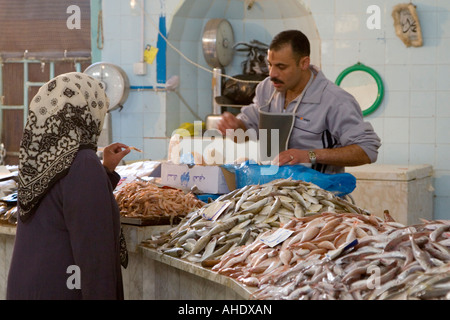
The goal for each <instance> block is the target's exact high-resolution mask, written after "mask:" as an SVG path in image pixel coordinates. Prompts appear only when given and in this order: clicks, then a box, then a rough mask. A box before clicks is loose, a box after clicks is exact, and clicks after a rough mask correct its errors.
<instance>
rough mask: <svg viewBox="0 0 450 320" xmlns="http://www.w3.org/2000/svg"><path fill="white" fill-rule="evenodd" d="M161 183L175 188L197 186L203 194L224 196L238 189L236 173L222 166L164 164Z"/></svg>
mask: <svg viewBox="0 0 450 320" xmlns="http://www.w3.org/2000/svg"><path fill="white" fill-rule="evenodd" d="M161 183H162V184H164V185H167V186H172V187H175V188H182V189H185V188H189V189H190V188H192V187H193V186H197V188H198V189H199V190H200V192H201V193H211V194H224V193H229V192H230V191H233V190H234V189H236V181H235V177H234V173H232V172H229V171H228V170H226V169H224V168H222V167H220V166H200V165H195V166H192V167H189V166H188V165H186V164H173V163H162V165H161Z"/></svg>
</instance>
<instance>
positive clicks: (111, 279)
mask: <svg viewBox="0 0 450 320" xmlns="http://www.w3.org/2000/svg"><path fill="white" fill-rule="evenodd" d="M108 104H109V100H108V98H107V96H106V93H105V90H104V88H103V86H102V84H101V83H100V82H99V81H97V80H95V79H93V78H92V77H89V76H88V75H86V74H83V73H77V72H72V73H67V74H63V75H60V76H57V77H56V78H54V79H53V80H51V81H49V82H48V83H47V84H45V85H43V86H42V87H41V88H40V89H39V92H38V93H37V94H36V96H35V97H34V98H33V100H32V102H31V103H30V110H29V115H28V119H27V123H26V126H25V129H24V133H23V137H22V141H21V145H20V156H19V188H18V207H19V219H18V226H17V232H16V240H15V245H14V251H13V256H12V261H11V266H10V271H9V276H8V285H7V299H22V300H25V299H64V300H66V299H123V284H122V274H121V261H122V262H124V261H125V258H126V252H125V250H126V248H124V245H123V244H124V243H123V242H122V241H121V239H123V238H121V227H120V216H119V209H118V206H117V202H116V200H115V198H114V195H113V189H114V187H115V186H116V185H117V183H118V181H119V180H120V176H119V175H118V174H117V173H116V172H114V169H115V167H116V166H117V164H118V163H119V162H120V160H121V159H122V158H123V157H124V156H125V155H126V154H128V153H129V152H130V149H129V148H128V147H127V146H126V145H124V144H120V143H115V144H112V145H110V146H108V147H106V148H105V150H104V161H103V165H102V163H101V161H100V160H99V158H98V157H97V154H96V151H97V141H98V137H99V135H100V132H101V130H102V128H103V121H104V118H105V114H106V112H107V109H108ZM121 249H122V250H121ZM121 258H122V259H121Z"/></svg>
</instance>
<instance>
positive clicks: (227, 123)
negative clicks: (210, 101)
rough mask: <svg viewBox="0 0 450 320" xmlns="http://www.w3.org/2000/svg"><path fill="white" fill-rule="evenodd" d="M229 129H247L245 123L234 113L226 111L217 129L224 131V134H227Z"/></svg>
mask: <svg viewBox="0 0 450 320" xmlns="http://www.w3.org/2000/svg"><path fill="white" fill-rule="evenodd" d="M227 129H233V130H236V129H242V130H244V131H245V130H246V129H247V128H246V127H245V125H244V123H243V122H242V121H241V120H239V119H238V118H236V117H235V116H234V115H233V114H232V113H230V112H227V111H225V112H224V113H223V114H222V119H221V120H220V121H219V122H218V123H217V130H219V131H220V132H222V134H223V135H226V133H227Z"/></svg>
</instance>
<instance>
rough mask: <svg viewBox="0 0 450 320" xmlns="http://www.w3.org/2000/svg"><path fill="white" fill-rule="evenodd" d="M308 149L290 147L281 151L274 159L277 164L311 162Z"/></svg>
mask: <svg viewBox="0 0 450 320" xmlns="http://www.w3.org/2000/svg"><path fill="white" fill-rule="evenodd" d="M309 162H310V161H309V156H308V151H307V150H299V149H288V150H285V151H283V152H280V153H279V154H278V155H277V156H276V157H275V158H274V159H273V160H272V164H273V165H275V166H283V165H292V164H299V163H309Z"/></svg>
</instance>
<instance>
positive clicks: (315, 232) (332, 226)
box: [212, 212, 385, 287]
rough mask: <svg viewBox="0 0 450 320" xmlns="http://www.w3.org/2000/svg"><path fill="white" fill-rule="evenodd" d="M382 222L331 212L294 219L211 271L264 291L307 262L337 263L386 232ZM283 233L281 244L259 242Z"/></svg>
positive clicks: (244, 247) (233, 253)
mask: <svg viewBox="0 0 450 320" xmlns="http://www.w3.org/2000/svg"><path fill="white" fill-rule="evenodd" d="M380 222H381V221H380V219H379V218H377V217H375V216H365V215H361V214H356V213H331V212H324V213H322V214H316V215H313V216H310V217H303V218H296V219H292V220H291V221H290V222H289V223H288V224H286V225H285V226H284V227H283V228H280V229H278V230H272V231H268V232H265V233H264V234H262V235H261V237H260V239H258V241H254V242H253V243H251V244H249V245H247V246H243V247H240V248H238V249H236V250H235V251H233V252H230V253H228V254H226V255H224V256H223V257H222V258H221V261H220V262H219V263H217V264H216V265H214V267H213V268H212V270H213V271H217V272H218V273H220V274H223V275H227V276H230V277H232V278H235V279H236V280H237V281H240V282H242V283H244V284H246V285H248V286H254V287H261V286H263V285H265V284H269V283H272V282H274V281H275V279H276V278H277V276H278V275H280V274H283V273H284V272H286V271H289V270H292V269H293V270H296V267H295V266H296V265H297V264H298V263H299V262H303V261H304V260H317V259H319V260H320V259H323V258H327V259H335V258H336V257H337V256H339V255H340V254H342V253H343V252H344V251H346V250H349V249H350V248H351V247H353V246H355V245H357V244H358V240H359V241H360V240H361V239H363V238H365V237H368V236H374V235H378V234H379V233H380V232H382V231H383V230H385V229H384V227H383V226H382V224H381V223H380ZM284 230H286V232H288V231H290V233H288V235H289V236H288V237H287V238H286V239H285V240H284V241H282V242H281V243H279V244H277V243H272V245H270V244H266V243H264V242H263V241H259V240H261V238H265V237H267V236H269V235H270V233H272V234H274V233H275V232H276V233H278V234H281V233H282V232H280V231H284Z"/></svg>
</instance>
